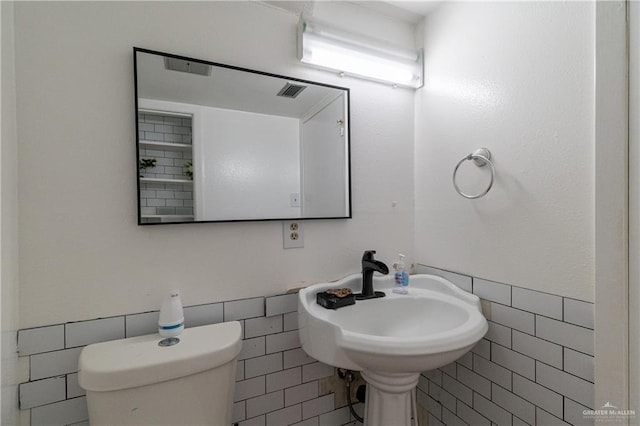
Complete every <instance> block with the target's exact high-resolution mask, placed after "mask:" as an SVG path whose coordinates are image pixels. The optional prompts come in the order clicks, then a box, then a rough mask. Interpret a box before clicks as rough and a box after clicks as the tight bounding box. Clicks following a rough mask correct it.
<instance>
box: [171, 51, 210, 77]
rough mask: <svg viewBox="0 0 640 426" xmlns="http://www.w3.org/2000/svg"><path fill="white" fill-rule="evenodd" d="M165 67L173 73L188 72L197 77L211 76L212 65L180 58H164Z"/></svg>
mask: <svg viewBox="0 0 640 426" xmlns="http://www.w3.org/2000/svg"><path fill="white" fill-rule="evenodd" d="M164 67H165V68H166V69H168V70H172V71H180V72H188V73H190V74H197V75H206V76H209V75H211V65H208V64H203V63H202V62H194V61H188V60H186V59H178V58H169V57H166V56H165V58H164Z"/></svg>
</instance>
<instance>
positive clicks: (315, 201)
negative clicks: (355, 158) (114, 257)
mask: <svg viewBox="0 0 640 426" xmlns="http://www.w3.org/2000/svg"><path fill="white" fill-rule="evenodd" d="M133 52H134V69H135V82H136V85H135V87H136V93H135V99H136V124H137V167H138V170H137V171H138V173H137V175H138V179H137V180H138V223H139V224H141V225H147V224H163V223H187V222H230V221H256V220H291V219H342V218H350V217H351V182H350V131H349V89H348V88H343V87H337V86H331V85H327V84H322V83H318V82H312V81H307V80H301V79H297V78H291V77H285V76H280V75H275V74H269V73H265V72H260V71H255V70H249V69H245V68H240V67H235V66H231V65H225V64H219V63H215V62H210V61H206V60H202V59H193V58H187V57H184V56H179V55H174V54H168V53H161V52H156V51H152V50H147V49H141V48H134V49H133Z"/></svg>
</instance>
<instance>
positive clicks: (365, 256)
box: [362, 250, 376, 260]
mask: <svg viewBox="0 0 640 426" xmlns="http://www.w3.org/2000/svg"><path fill="white" fill-rule="evenodd" d="M374 254H376V251H375V250H365V252H364V254H363V255H362V260H373V255H374Z"/></svg>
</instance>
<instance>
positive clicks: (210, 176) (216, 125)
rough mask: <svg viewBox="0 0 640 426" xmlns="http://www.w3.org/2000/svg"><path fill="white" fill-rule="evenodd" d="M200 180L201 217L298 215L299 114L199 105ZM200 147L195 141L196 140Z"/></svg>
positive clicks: (198, 146) (199, 203)
mask: <svg viewBox="0 0 640 426" xmlns="http://www.w3.org/2000/svg"><path fill="white" fill-rule="evenodd" d="M200 111H201V115H199V117H198V119H199V120H200V122H201V128H202V134H201V135H202V141H201V143H198V145H197V148H198V150H199V152H200V154H198V155H199V158H200V160H201V162H200V168H199V169H196V172H197V173H201V176H200V178H201V181H200V182H199V185H200V191H199V194H201V199H200V200H196V202H197V203H198V205H201V206H202V208H203V210H202V217H199V216H198V215H196V219H197V220H201V219H202V220H231V219H256V218H257V219H260V218H283V217H299V216H300V208H299V207H291V194H292V193H300V125H301V123H300V120H298V119H296V118H290V117H278V116H274V115H265V114H256V113H253V112H243V111H232V110H225V109H220V108H206V107H203V108H201V109H200ZM194 149H196V146H194Z"/></svg>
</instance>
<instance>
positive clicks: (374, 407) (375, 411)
mask: <svg viewBox="0 0 640 426" xmlns="http://www.w3.org/2000/svg"><path fill="white" fill-rule="evenodd" d="M360 373H361V375H362V378H363V379H364V380H365V381H366V382H367V397H366V401H365V414H364V424H365V426H388V425H397V426H401V425H403V426H411V414H412V410H411V408H412V395H411V394H412V392H411V391H412V390H413V389H415V387H416V385H417V384H418V378H419V377H420V373H381V372H372V371H361V372H360Z"/></svg>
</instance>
